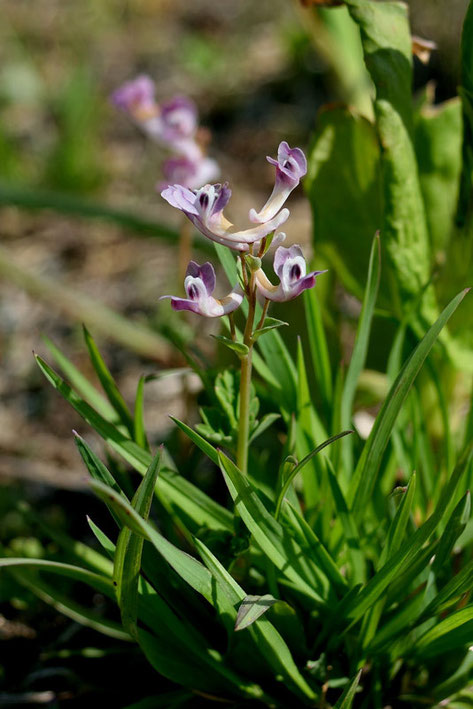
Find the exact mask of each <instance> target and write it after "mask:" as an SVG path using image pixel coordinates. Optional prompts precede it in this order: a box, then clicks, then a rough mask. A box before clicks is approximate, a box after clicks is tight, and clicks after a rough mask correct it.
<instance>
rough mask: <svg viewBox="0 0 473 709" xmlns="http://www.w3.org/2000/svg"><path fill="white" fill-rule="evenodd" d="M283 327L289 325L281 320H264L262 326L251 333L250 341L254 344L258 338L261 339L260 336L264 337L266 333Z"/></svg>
mask: <svg viewBox="0 0 473 709" xmlns="http://www.w3.org/2000/svg"><path fill="white" fill-rule="evenodd" d="M285 325H289V323H287V322H284V321H283V320H277V319H276V318H265V321H264V323H263V326H262V327H260V328H258V329H257V330H255V331H254V332H253V335H252V340H253V342H256V340H257V339H258V337H261V335H264V334H265V333H266V332H269V331H270V330H274V329H275V328H277V327H284V326H285Z"/></svg>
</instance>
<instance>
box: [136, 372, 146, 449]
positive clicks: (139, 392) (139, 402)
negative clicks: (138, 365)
mask: <svg viewBox="0 0 473 709" xmlns="http://www.w3.org/2000/svg"><path fill="white" fill-rule="evenodd" d="M145 383H146V377H145V376H141V377H140V378H139V380H138V386H137V388H136V396H135V411H134V416H133V438H134V440H135V442H136V443H137V444H138V445H139V446H140V448H145V449H146V450H147V451H149V449H150V448H149V443H148V439H147V437H146V429H145V422H144V389H145Z"/></svg>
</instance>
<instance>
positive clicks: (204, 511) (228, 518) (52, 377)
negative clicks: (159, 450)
mask: <svg viewBox="0 0 473 709" xmlns="http://www.w3.org/2000/svg"><path fill="white" fill-rule="evenodd" d="M36 361H37V363H38V366H39V368H40V369H41V371H42V372H43V374H44V375H45V377H46V379H47V380H48V381H49V382H50V383H51V384H52V385H53V387H54V388H55V389H57V390H58V391H59V392H60V393H61V394H62V396H63V397H64V398H65V399H66V401H68V402H69V404H71V406H72V407H73V408H74V409H75V410H76V411H77V413H78V414H79V415H80V416H82V418H83V419H84V420H85V421H87V423H89V424H90V425H91V426H92V427H93V428H94V429H95V430H96V431H97V433H99V434H100V436H101V437H102V438H103V439H104V440H105V441H106V442H107V443H109V445H110V446H111V447H112V448H113V449H114V450H115V451H116V452H117V453H118V454H119V455H121V456H122V457H123V458H124V459H125V460H126V461H128V463H130V465H132V466H133V468H134V469H135V470H136V471H137V472H138V473H141V475H144V474H145V473H146V471H147V469H148V467H149V465H150V463H151V455H150V453H148V451H145V450H143V449H142V448H140V447H139V446H138V445H137V444H136V443H135V442H134V441H132V440H130V439H129V438H127V437H126V436H125V435H124V434H123V433H121V432H120V431H118V430H117V428H116V427H115V426H113V425H112V424H111V423H110V422H108V421H106V420H105V419H104V418H103V417H102V416H100V415H99V414H98V413H97V412H96V411H95V410H94V409H93V408H92V407H91V406H89V404H87V403H86V402H85V401H83V399H81V398H80V397H79V396H78V395H77V394H76V392H75V391H74V390H73V389H71V387H70V386H69V384H67V382H65V381H64V380H63V379H62V378H61V377H60V376H59V375H58V374H57V373H56V372H55V371H54V370H53V369H51V367H49V365H48V364H46V362H44V360H42V359H41V357H39V356H37V355H36ZM157 490H158V493H159V494H160V495H163V496H164V497H165V499H166V500H167V501H169V502H171V503H172V504H173V505H174V506H175V507H176V508H177V509H178V510H182V511H183V512H184V513H185V514H186V516H188V517H189V518H190V519H191V520H192V521H193V522H194V524H195V525H196V527H197V528H198V527H202V526H208V527H209V528H210V529H227V530H229V531H233V523H232V515H231V514H230V512H228V510H226V509H224V508H223V507H222V506H221V505H219V504H218V503H216V502H214V501H213V500H212V499H211V498H210V497H208V495H206V494H205V493H203V492H202V491H201V490H200V489H199V488H197V487H196V486H195V485H192V483H190V482H188V481H187V480H185V479H184V478H183V477H182V476H181V475H179V474H178V473H176V472H175V471H173V470H170V469H168V468H167V467H164V466H163V469H162V471H161V475H160V477H159V480H158V483H157Z"/></svg>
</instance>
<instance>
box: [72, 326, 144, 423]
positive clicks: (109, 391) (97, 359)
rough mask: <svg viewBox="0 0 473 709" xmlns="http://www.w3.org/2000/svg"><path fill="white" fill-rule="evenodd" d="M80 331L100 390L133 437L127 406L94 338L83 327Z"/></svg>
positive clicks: (131, 421) (131, 420)
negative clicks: (101, 389)
mask: <svg viewBox="0 0 473 709" xmlns="http://www.w3.org/2000/svg"><path fill="white" fill-rule="evenodd" d="M82 329H83V332H84V339H85V344H86V345H87V349H88V350H89V357H90V361H91V362H92V366H93V368H94V369H95V373H96V374H97V376H98V378H99V381H100V383H101V385H102V388H103V390H104V392H105V394H106V395H107V399H108V400H109V402H110V403H111V405H112V406H113V408H114V409H115V411H116V412H117V414H118V416H119V418H120V420H121V422H122V423H123V425H124V426H125V427H126V428H127V429H128V431H129V433H130V435H131V436H133V433H134V422H133V417H132V415H131V414H130V412H129V410H128V406H127V405H126V404H125V401H124V399H123V397H122V395H121V394H120V392H119V391H118V387H117V385H116V384H115V381H114V379H113V377H112V375H111V373H110V370H109V368H108V367H107V365H106V364H105V362H104V360H103V357H102V355H101V354H100V352H99V349H98V347H97V345H96V344H95V341H94V338H93V337H92V335H91V334H90V332H89V331H88V330H87V328H86V327H85V325H83V326H82Z"/></svg>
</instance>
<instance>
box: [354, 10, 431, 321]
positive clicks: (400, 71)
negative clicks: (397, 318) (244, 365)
mask: <svg viewBox="0 0 473 709" xmlns="http://www.w3.org/2000/svg"><path fill="white" fill-rule="evenodd" d="M346 4H347V7H348V11H349V13H350V15H351V17H352V18H353V19H354V20H355V22H356V23H357V24H358V26H359V28H360V33H361V42H362V45H363V54H364V57H365V63H366V67H367V69H368V72H369V74H370V76H371V78H372V80H373V83H374V85H375V89H376V96H375V101H374V110H375V118H376V128H377V131H378V133H379V139H380V143H381V145H382V151H381V153H380V166H381V170H382V189H383V195H384V215H383V220H382V223H381V222H380V223H378V225H377V226H378V227H379V226H380V225H381V226H382V229H381V232H382V238H383V245H384V248H385V249H386V252H387V254H388V257H389V262H390V264H391V266H392V268H393V271H394V275H395V278H396V282H397V288H398V292H399V294H400V296H401V302H400V305H402V306H404V302H405V303H406V305H407V304H408V303H409V300H410V299H412V298H413V297H415V296H416V295H417V293H418V292H419V291H420V290H421V289H422V287H423V286H424V285H425V284H426V283H427V282H428V280H429V277H430V244H429V240H428V235H427V225H426V219H425V210H424V204H423V200H422V194H421V190H420V183H419V176H418V171H417V161H416V156H415V153H414V146H413V110H412V42H411V35H410V29H409V18H408V10H407V6H406V5H404V4H402V3H399V2H391V1H389V2H381V3H377V2H372V0H346ZM386 76H389V77H390V78H389V81H387V80H386ZM393 295H394V296H395V295H396V293H395V294H393ZM422 316H423V318H424V319H425V318H427V319H429V320H430V319H431V318H432V317H435V297H434V295H433V289H432V288H430V289H429V290H428V292H426V296H425V298H424V299H423V301H422Z"/></svg>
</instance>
